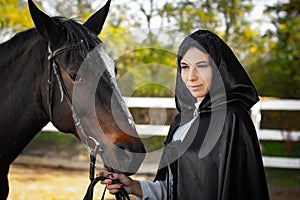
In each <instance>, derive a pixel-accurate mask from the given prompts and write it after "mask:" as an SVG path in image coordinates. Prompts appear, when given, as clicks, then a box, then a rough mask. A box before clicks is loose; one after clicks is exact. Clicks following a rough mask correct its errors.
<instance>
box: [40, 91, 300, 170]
mask: <svg viewBox="0 0 300 200" xmlns="http://www.w3.org/2000/svg"><path fill="white" fill-rule="evenodd" d="M124 100H125V102H126V104H127V106H128V107H129V108H150V109H151V108H162V109H166V108H173V109H175V108H176V106H175V101H174V99H173V98H154V97H149V98H147V97H124ZM262 110H289V111H300V100H262V101H259V102H258V103H257V104H255V105H254V106H253V108H252V109H251V118H252V120H253V123H254V125H255V128H256V130H257V134H258V139H259V140H270V141H285V140H290V141H300V131H288V130H270V129H261V128H260V123H261V111H262ZM136 129H137V132H138V133H139V135H140V136H141V137H145V136H153V135H159V136H166V135H167V133H168V130H169V125H151V124H150V125H148V124H137V125H136ZM43 130H47V131H57V129H56V128H55V127H54V126H53V125H52V124H51V123H49V124H47V126H45V127H44V128H43ZM263 162H264V166H265V167H278V168H294V169H300V158H286V157H269V156H263Z"/></svg>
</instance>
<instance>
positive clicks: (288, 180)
mask: <svg viewBox="0 0 300 200" xmlns="http://www.w3.org/2000/svg"><path fill="white" fill-rule="evenodd" d="M265 171H266V177H267V182H268V184H271V185H282V186H284V185H286V186H291V185H300V169H275V168H265Z"/></svg>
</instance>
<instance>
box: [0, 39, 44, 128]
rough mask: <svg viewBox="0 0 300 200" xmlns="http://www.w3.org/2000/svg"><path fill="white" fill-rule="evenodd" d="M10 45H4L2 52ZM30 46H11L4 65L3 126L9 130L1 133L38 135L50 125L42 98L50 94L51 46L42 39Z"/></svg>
mask: <svg viewBox="0 0 300 200" xmlns="http://www.w3.org/2000/svg"><path fill="white" fill-rule="evenodd" d="M9 42H10V41H9ZM9 42H7V44H6V45H1V47H0V52H1V51H3V49H4V48H5V47H7V46H9ZM12 42H13V41H12ZM30 42H31V44H30V45H28V44H29V43H28V42H24V43H25V45H26V43H27V45H28V46H24V45H22V43H19V45H12V44H11V49H9V50H7V53H6V54H5V55H6V56H5V60H4V61H1V62H0V72H1V73H0V85H1V87H0V91H1V95H3V98H1V99H0V106H2V109H1V111H2V114H1V116H0V126H5V128H1V129H0V130H1V132H3V131H7V132H9V133H14V132H20V133H21V132H22V133H24V132H28V134H36V133H37V132H38V131H39V130H40V129H41V128H42V127H43V126H45V125H46V124H47V122H48V120H47V117H46V115H45V112H44V109H43V107H44V106H43V102H44V101H45V99H44V98H43V97H42V95H41V94H42V90H46V91H47V88H46V87H47V51H46V50H47V44H46V42H44V41H43V40H42V39H41V38H40V37H39V36H38V35H36V36H35V37H32V38H31V40H30ZM13 54H14V55H13ZM29 132H32V133H29Z"/></svg>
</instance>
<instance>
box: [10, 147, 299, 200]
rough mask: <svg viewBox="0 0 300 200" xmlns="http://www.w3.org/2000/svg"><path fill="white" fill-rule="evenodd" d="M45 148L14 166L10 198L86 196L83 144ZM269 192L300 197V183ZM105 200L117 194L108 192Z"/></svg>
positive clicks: (30, 151)
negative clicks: (69, 147)
mask: <svg viewBox="0 0 300 200" xmlns="http://www.w3.org/2000/svg"><path fill="white" fill-rule="evenodd" d="M45 147H46V146H44V145H43V148H42V146H36V145H34V146H29V147H28V148H27V149H25V151H24V152H23V154H22V155H21V156H20V157H19V158H18V159H17V160H16V162H15V163H14V164H13V165H12V166H11V169H10V173H9V182H10V193H9V197H8V200H41V199H42V200H73V199H74V200H75V199H78V200H79V199H83V197H84V195H85V192H86V189H87V186H88V184H89V178H88V162H89V160H88V155H87V151H86V150H85V149H83V148H82V147H81V146H73V147H72V149H69V150H68V149H62V147H60V146H56V147H46V148H45ZM75 155H76V156H75ZM155 160H157V158H155ZM153 176H154V173H147V174H145V173H143V174H138V175H135V176H133V177H134V178H136V179H149V180H152V179H153ZM103 190H104V187H103V186H102V185H101V184H98V185H97V186H96V188H95V193H94V199H95V200H98V199H101V195H102V192H103ZM269 192H270V199H271V200H298V199H299V197H300V185H293V186H281V185H269ZM131 198H132V199H134V197H131ZM105 199H107V200H110V199H114V197H113V196H112V195H110V194H109V193H107V194H106V196H105Z"/></svg>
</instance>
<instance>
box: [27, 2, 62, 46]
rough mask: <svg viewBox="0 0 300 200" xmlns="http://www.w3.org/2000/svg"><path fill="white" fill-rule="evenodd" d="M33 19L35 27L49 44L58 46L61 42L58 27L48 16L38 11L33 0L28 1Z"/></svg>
mask: <svg viewBox="0 0 300 200" xmlns="http://www.w3.org/2000/svg"><path fill="white" fill-rule="evenodd" d="M28 6H29V11H30V15H31V18H32V20H33V22H34V25H35V27H36V28H37V30H38V31H39V33H40V34H41V35H42V37H43V38H44V39H46V40H47V41H48V42H51V43H54V44H56V43H57V42H58V40H59V38H60V37H59V34H58V25H57V23H56V22H55V21H54V20H53V19H52V18H51V17H49V16H48V15H47V14H45V13H44V12H42V11H41V10H39V9H38V7H37V6H36V5H35V4H34V3H33V1H32V0H28Z"/></svg>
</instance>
